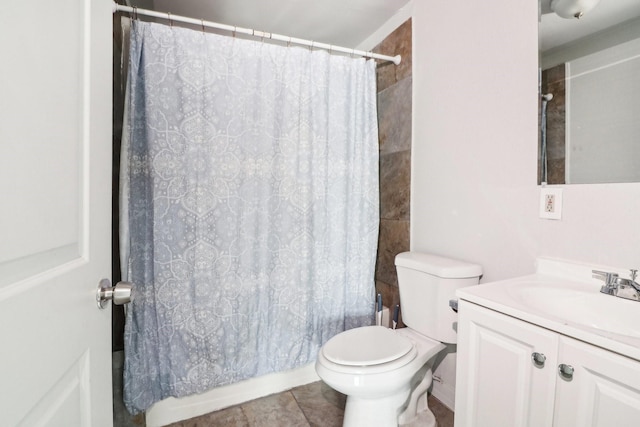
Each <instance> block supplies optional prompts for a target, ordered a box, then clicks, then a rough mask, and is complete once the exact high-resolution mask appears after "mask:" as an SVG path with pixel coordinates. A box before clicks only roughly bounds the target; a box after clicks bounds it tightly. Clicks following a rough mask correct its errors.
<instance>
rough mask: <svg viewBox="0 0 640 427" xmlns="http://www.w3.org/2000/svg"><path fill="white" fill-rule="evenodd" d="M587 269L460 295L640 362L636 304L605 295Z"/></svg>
mask: <svg viewBox="0 0 640 427" xmlns="http://www.w3.org/2000/svg"><path fill="white" fill-rule="evenodd" d="M601 285H602V283H601V282H599V281H597V280H595V279H593V278H592V277H591V269H588V270H586V271H583V272H581V273H580V274H579V275H577V277H576V276H574V277H567V276H566V275H565V276H562V275H557V276H552V275H548V274H534V275H530V276H523V277H518V278H514V279H508V280H502V281H499V282H493V283H487V284H482V285H478V286H471V287H467V288H462V289H459V290H458V291H457V292H456V293H457V295H458V297H459V298H460V299H462V300H466V301H469V302H472V303H475V304H478V305H481V306H484V307H487V308H489V309H492V310H495V311H498V312H500V313H504V314H507V315H509V316H512V317H515V318H518V319H521V320H524V321H526V322H529V323H533V324H535V325H538V326H542V327H544V328H547V329H550V330H553V331H556V332H559V333H561V334H563V335H567V336H570V337H573V338H576V339H579V340H582V341H585V342H588V343H591V344H594V345H597V346H600V347H603V348H607V349H609V350H612V351H615V352H618V353H620V354H624V355H627V356H629V357H632V358H634V359H636V360H640V302H637V301H632V300H627V299H623V298H617V297H615V296H611V295H605V294H603V293H601V292H600V287H601Z"/></svg>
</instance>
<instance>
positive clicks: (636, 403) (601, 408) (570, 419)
mask: <svg viewBox="0 0 640 427" xmlns="http://www.w3.org/2000/svg"><path fill="white" fill-rule="evenodd" d="M638 309H639V310H640V307H638ZM558 362H559V363H563V364H567V365H571V367H572V368H573V375H572V377H571V379H570V380H569V379H567V378H563V377H562V376H560V375H559V376H558V380H557V386H556V396H557V397H556V407H555V417H554V426H556V427H637V426H639V425H640V363H639V362H637V361H634V360H631V359H629V358H627V357H623V356H620V355H618V354H615V353H612V352H610V351H607V350H603V349H601V348H598V347H595V346H592V345H589V344H586V343H584V342H581V341H577V340H574V339H572V338H568V337H562V338H561V339H560V350H559V357H558Z"/></svg>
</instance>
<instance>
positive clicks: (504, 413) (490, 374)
mask: <svg viewBox="0 0 640 427" xmlns="http://www.w3.org/2000/svg"><path fill="white" fill-rule="evenodd" d="M458 315H459V318H458V322H459V326H458V356H457V357H458V360H457V369H458V371H457V374H456V378H457V380H456V417H455V425H456V427H520V426H522V427H524V426H529V427H545V426H551V425H552V417H553V404H554V403H553V400H554V388H555V386H554V377H555V368H556V366H557V363H556V362H557V361H556V354H557V342H558V337H557V334H555V333H552V332H550V331H548V330H546V329H543V328H540V327H537V326H534V325H531V324H528V323H525V322H522V321H520V320H517V319H514V318H511V317H509V316H505V315H503V314H500V313H497V312H495V311H492V310H488V309H486V308H482V307H479V306H477V305H475V304H472V303H469V302H466V301H460V304H459V311H458ZM533 353H539V354H540V355H544V356H545V357H546V361H545V362H544V366H540V367H537V366H536V365H535V364H534V363H533V360H532V354H533Z"/></svg>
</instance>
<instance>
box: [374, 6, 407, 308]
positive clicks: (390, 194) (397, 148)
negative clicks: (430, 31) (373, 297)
mask: <svg viewBox="0 0 640 427" xmlns="http://www.w3.org/2000/svg"><path fill="white" fill-rule="evenodd" d="M374 52H377V53H382V54H385V55H397V54H400V55H402V62H401V63H400V64H399V65H394V64H393V63H388V62H380V63H379V64H378V73H377V76H378V127H379V130H378V135H379V141H380V234H379V237H378V258H377V262H376V275H375V278H376V292H378V293H381V294H382V300H383V303H384V305H386V306H389V308H390V309H391V313H393V307H394V306H395V305H396V304H399V303H400V297H399V293H398V279H397V276H396V268H395V264H394V258H395V256H396V254H398V253H400V252H404V251H408V250H409V223H410V222H409V221H410V217H409V214H410V188H411V116H412V114H411V112H412V107H411V88H412V78H411V68H412V67H411V20H410V19H409V20H407V21H406V22H405V23H404V24H402V25H401V26H400V27H398V28H397V29H396V30H395V31H394V32H393V33H391V34H390V35H389V36H388V37H387V38H386V39H385V40H384V41H383V42H382V43H380V44H379V45H378V46H377V47H376V48H375V49H374Z"/></svg>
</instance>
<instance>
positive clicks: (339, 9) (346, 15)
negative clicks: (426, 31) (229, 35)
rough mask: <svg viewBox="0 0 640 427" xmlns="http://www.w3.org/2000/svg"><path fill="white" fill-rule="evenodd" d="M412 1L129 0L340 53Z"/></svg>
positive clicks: (363, 38)
mask: <svg viewBox="0 0 640 427" xmlns="http://www.w3.org/2000/svg"><path fill="white" fill-rule="evenodd" d="M409 1H410V0H179V1H177V0H127V1H126V3H127V4H129V5H130V6H137V7H140V8H146V9H153V10H157V11H159V12H170V13H172V14H174V15H183V16H188V17H192V18H197V19H204V20H206V21H213V22H218V23H221V24H227V25H235V26H237V27H244V28H252V29H254V30H259V31H266V32H269V33H276V34H281V35H285V36H291V37H297V38H302V39H307V40H313V41H317V42H320V43H327V44H333V45H336V46H343V47H353V48H355V47H358V46H359V45H360V43H362V42H363V41H364V40H366V39H367V38H368V37H369V36H370V35H372V34H373V33H374V32H375V31H376V30H378V29H379V28H380V27H382V25H383V24H384V23H385V22H386V21H388V20H389V19H390V18H391V17H392V16H394V15H395V14H396V13H397V12H398V11H399V10H401V9H402V8H403V7H404V6H406V5H407V4H408V3H409Z"/></svg>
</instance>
